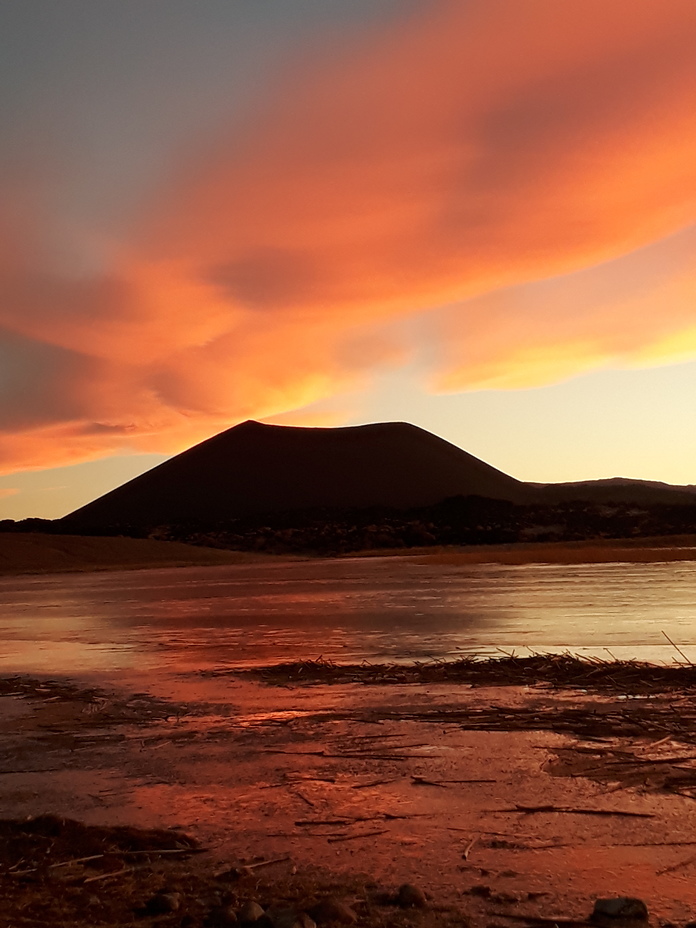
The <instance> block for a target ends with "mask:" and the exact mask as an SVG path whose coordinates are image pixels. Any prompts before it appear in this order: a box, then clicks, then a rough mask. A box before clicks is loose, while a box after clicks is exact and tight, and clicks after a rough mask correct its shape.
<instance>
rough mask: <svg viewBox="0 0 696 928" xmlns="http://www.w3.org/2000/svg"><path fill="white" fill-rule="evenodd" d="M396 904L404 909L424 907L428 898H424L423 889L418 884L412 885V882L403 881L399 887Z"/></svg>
mask: <svg viewBox="0 0 696 928" xmlns="http://www.w3.org/2000/svg"><path fill="white" fill-rule="evenodd" d="M396 904H397V905H400V906H401V907H402V908H404V909H424V908H425V907H426V906H427V904H428V900H427V899H426V898H425V893H424V892H423V890H422V889H420V888H419V887H418V886H414V885H413V883H404V884H403V885H402V886H400V887H399V892H398V893H397V896H396Z"/></svg>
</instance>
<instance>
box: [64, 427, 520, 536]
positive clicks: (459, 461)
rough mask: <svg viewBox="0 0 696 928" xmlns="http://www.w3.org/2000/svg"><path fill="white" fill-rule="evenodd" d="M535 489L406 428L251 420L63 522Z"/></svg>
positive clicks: (348, 505) (216, 518)
mask: <svg viewBox="0 0 696 928" xmlns="http://www.w3.org/2000/svg"><path fill="white" fill-rule="evenodd" d="M533 493H534V490H533V489H532V488H531V487H530V486H529V485H527V484H525V483H522V482H520V481H519V480H515V479H514V478H513V477H510V476H508V475H507V474H504V473H503V472H502V471H499V470H496V469H495V468H494V467H491V466H490V465H488V464H485V463H484V462H483V461H480V460H479V459H478V458H475V457H474V456H473V455H471V454H468V453H467V452H466V451H463V450H462V449H461V448H458V447H456V445H453V444H451V443H450V442H448V441H445V440H444V439H442V438H438V437H437V436H436V435H433V434H431V433H430V432H427V431H425V430H424V429H421V428H418V427H417V426H415V425H410V424H408V423H405V422H383V423H377V424H372V425H358V426H349V427H344V428H299V427H290V426H279V425H266V424H263V423H260V422H254V421H252V420H250V421H248V422H243V423H241V424H240V425H236V426H234V427H233V428H230V429H227V430H226V431H224V432H221V433H220V434H218V435H215V436H214V437H213V438H209V439H207V440H206V441H203V442H201V443H200V444H198V445H195V446H194V447H193V448H190V449H189V450H188V451H184V452H182V453H181V454H178V455H176V457H173V458H171V459H170V460H168V461H165V462H164V463H163V464H160V465H159V466H157V467H155V468H153V469H152V470H150V471H148V472H147V473H145V474H141V475H140V476H139V477H136V478H135V479H134V480H131V481H129V482H128V483H125V484H123V485H122V486H120V487H118V488H117V489H115V490H112V491H111V492H109V493H106V494H105V495H104V496H101V497H99V498H98V499H96V500H94V501H93V502H91V503H88V504H87V505H86V506H83V507H82V508H80V509H77V510H75V511H74V512H72V513H70V515H68V516H66V517H65V519H64V520H62V521H63V522H64V523H67V524H69V525H70V526H73V525H74V526H75V527H76V528H89V527H91V526H95V527H96V526H104V525H118V524H128V525H131V526H153V525H158V524H164V523H176V522H204V523H219V522H223V521H226V520H230V519H235V518H238V517H242V516H248V515H252V514H261V513H275V512H288V511H292V510H317V509H331V510H337V509H340V510H347V509H367V508H370V507H380V508H385V507H388V508H393V509H401V510H404V509H409V508H412V507H419V506H428V505H431V504H433V503H438V502H440V501H442V500H444V499H446V498H447V497H451V496H458V495H462V496H469V495H476V496H486V497H490V498H493V499H502V500H509V501H511V502H517V503H522V502H526V501H527V500H529V499H530V498H531V497H532V495H533Z"/></svg>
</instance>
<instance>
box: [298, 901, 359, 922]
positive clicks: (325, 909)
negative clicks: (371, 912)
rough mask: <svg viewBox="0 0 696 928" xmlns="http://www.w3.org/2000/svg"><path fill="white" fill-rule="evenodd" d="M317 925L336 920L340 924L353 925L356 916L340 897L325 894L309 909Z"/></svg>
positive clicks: (356, 918)
mask: <svg viewBox="0 0 696 928" xmlns="http://www.w3.org/2000/svg"><path fill="white" fill-rule="evenodd" d="M309 914H310V915H311V916H312V918H313V919H314V921H315V922H316V923H317V925H325V924H327V922H338V923H339V924H341V925H354V924H355V923H356V922H357V920H358V916H357V915H356V914H355V912H354V911H353V909H351V907H350V906H349V905H346V904H345V902H341V900H340V899H336V898H334V897H333V896H327V897H326V898H325V899H320V900H319V902H317V904H316V905H315V906H312V908H311V909H310V910H309Z"/></svg>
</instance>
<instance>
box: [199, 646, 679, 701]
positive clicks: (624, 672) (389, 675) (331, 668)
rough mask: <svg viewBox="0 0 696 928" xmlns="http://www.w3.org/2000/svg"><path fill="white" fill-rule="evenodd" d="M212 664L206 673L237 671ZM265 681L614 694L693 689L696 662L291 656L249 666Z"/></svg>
mask: <svg viewBox="0 0 696 928" xmlns="http://www.w3.org/2000/svg"><path fill="white" fill-rule="evenodd" d="M238 672H239V671H237V670H216V671H211V672H210V675H221V674H226V673H238ZM246 672H247V673H249V674H251V675H254V676H260V677H261V679H262V680H264V682H266V683H276V684H283V685H287V684H292V685H297V684H336V683H363V684H370V685H382V684H395V683H450V684H451V683H454V684H457V683H459V684H468V685H470V686H536V687H542V686H543V687H557V688H561V687H565V688H573V689H580V690H587V691H590V692H596V693H610V694H613V695H616V694H622V695H634V696H635V695H645V694H650V693H663V692H684V693H687V692H694V691H695V690H696V666H694V665H692V664H684V663H680V664H677V663H673V664H665V665H658V664H648V663H645V662H642V661H634V660H630V661H621V660H603V659H602V658H599V657H578V656H576V655H573V654H532V655H531V656H529V657H518V656H516V655H514V654H505V655H503V656H501V657H500V658H495V659H492V660H479V659H477V658H475V657H462V658H459V659H458V660H443V661H426V662H420V661H415V662H413V663H411V664H371V663H368V662H367V661H363V662H362V663H361V664H339V663H336V662H334V661H331V660H325V659H323V658H319V659H317V660H305V661H293V662H288V663H280V664H274V665H272V666H270V667H263V668H260V669H252V670H249V671H246Z"/></svg>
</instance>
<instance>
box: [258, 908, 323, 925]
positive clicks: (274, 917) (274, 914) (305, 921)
mask: <svg viewBox="0 0 696 928" xmlns="http://www.w3.org/2000/svg"><path fill="white" fill-rule="evenodd" d="M266 917H267V918H268V919H269V921H270V923H271V928H317V925H316V922H315V921H314V919H312V918H310V917H309V915H307V913H306V912H298V911H297V909H276V908H270V909H268V911H267V912H266Z"/></svg>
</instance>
